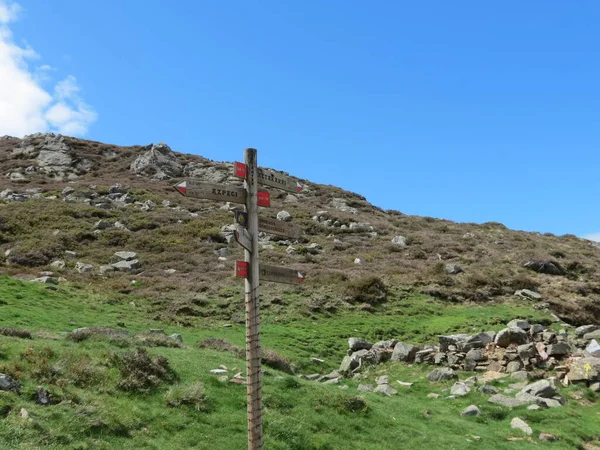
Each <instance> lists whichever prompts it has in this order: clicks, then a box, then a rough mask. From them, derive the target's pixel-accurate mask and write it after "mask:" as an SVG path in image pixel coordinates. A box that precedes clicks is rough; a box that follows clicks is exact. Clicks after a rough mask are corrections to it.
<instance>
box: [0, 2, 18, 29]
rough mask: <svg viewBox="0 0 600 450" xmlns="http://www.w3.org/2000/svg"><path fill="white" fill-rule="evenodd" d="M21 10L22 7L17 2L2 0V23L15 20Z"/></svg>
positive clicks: (0, 7)
mask: <svg viewBox="0 0 600 450" xmlns="http://www.w3.org/2000/svg"><path fill="white" fill-rule="evenodd" d="M20 12H21V7H20V6H19V5H18V4H17V3H14V2H5V1H0V24H2V25H5V24H7V23H10V22H14V21H15V20H17V17H18V16H19V13H20Z"/></svg>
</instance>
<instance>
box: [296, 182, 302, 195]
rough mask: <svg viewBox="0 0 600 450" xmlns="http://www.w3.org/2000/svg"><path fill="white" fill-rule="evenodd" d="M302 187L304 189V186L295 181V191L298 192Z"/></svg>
mask: <svg viewBox="0 0 600 450" xmlns="http://www.w3.org/2000/svg"><path fill="white" fill-rule="evenodd" d="M302 189H304V186H302V185H301V184H300V183H299V182H297V181H296V192H300V191H301V190H302Z"/></svg>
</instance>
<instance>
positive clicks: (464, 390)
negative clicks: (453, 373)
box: [450, 381, 471, 397]
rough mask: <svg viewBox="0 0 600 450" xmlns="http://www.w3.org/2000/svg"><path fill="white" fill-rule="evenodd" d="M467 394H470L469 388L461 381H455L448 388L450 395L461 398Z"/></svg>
mask: <svg viewBox="0 0 600 450" xmlns="http://www.w3.org/2000/svg"><path fill="white" fill-rule="evenodd" d="M469 392H471V387H470V386H469V385H468V384H467V383H464V382H462V381H457V382H456V383H454V384H453V385H452V387H451V388H450V394H451V395H454V396H457V397H463V396H465V395H467V394H468V393H469Z"/></svg>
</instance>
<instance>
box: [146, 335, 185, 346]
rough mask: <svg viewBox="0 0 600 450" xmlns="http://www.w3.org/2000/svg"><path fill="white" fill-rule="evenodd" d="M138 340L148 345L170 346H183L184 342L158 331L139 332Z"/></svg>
mask: <svg viewBox="0 0 600 450" xmlns="http://www.w3.org/2000/svg"><path fill="white" fill-rule="evenodd" d="M135 337H136V339H137V341H138V342H139V343H140V344H142V345H145V346H147V347H169V348H181V347H183V343H182V342H180V341H178V340H177V339H172V338H170V337H169V336H167V335H164V334H158V333H147V332H146V333H138V334H137V335H136V336H135Z"/></svg>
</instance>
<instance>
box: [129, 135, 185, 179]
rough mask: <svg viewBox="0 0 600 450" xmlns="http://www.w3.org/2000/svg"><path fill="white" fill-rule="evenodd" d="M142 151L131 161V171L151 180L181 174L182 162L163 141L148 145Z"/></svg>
mask: <svg viewBox="0 0 600 450" xmlns="http://www.w3.org/2000/svg"><path fill="white" fill-rule="evenodd" d="M144 150H145V151H144V153H143V154H142V155H140V156H138V157H137V158H136V159H135V161H133V162H132V163H131V172H132V173H134V174H136V175H142V176H146V177H149V178H152V179H153V180H168V179H170V178H173V177H180V176H182V175H183V164H182V163H181V162H180V161H179V159H178V158H177V156H176V155H175V153H173V151H172V150H171V148H170V147H169V146H168V145H167V144H164V143H162V142H161V143H160V144H156V145H149V146H147V147H146V148H145V149H144Z"/></svg>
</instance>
